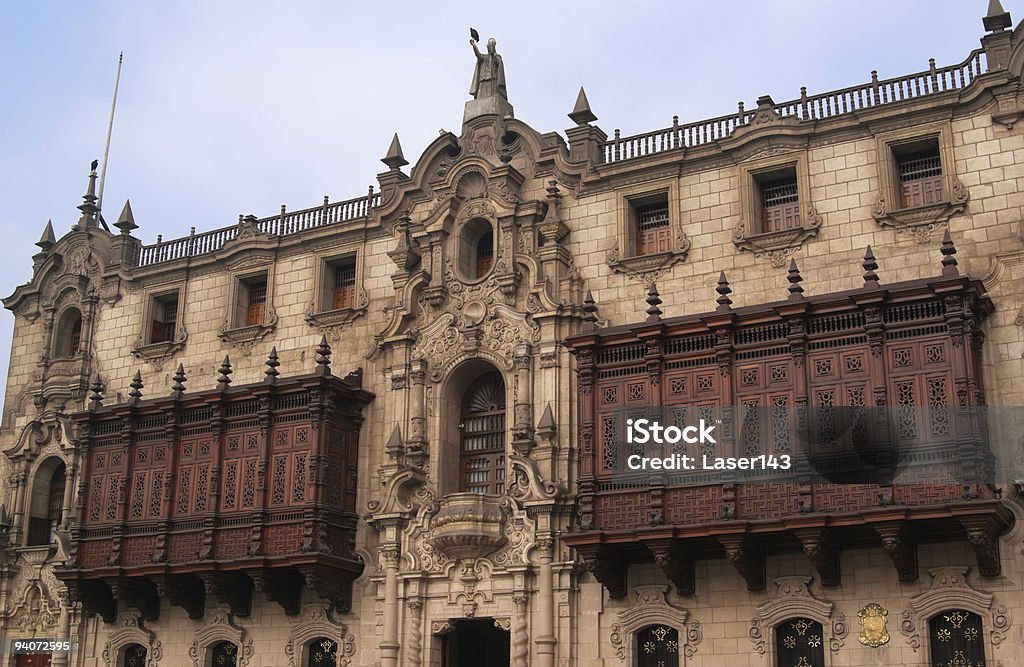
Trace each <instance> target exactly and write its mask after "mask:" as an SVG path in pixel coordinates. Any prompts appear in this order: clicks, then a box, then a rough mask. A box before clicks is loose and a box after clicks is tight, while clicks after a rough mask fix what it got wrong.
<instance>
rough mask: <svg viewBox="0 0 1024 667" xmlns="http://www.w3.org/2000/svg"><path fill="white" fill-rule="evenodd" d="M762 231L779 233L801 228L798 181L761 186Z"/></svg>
mask: <svg viewBox="0 0 1024 667" xmlns="http://www.w3.org/2000/svg"><path fill="white" fill-rule="evenodd" d="M761 206H762V212H761V222H762V225H763V229H762V231H765V232H779V231H782V230H784V229H793V228H794V227H799V226H800V197H799V193H798V192H797V186H796V180H795V179H793V180H787V181H783V182H778V181H776V182H775V183H767V184H765V185H763V186H761Z"/></svg>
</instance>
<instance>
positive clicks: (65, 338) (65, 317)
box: [53, 308, 82, 357]
mask: <svg viewBox="0 0 1024 667" xmlns="http://www.w3.org/2000/svg"><path fill="white" fill-rule="evenodd" d="M56 332H57V333H56V338H55V339H54V345H53V352H54V356H55V357H74V356H76V355H77V354H79V353H80V352H81V347H82V313H81V311H79V310H78V309H77V308H68V309H67V310H65V311H64V313H63V314H62V315H61V316H60V320H59V322H58V324H57V329H56Z"/></svg>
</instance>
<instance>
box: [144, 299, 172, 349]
mask: <svg viewBox="0 0 1024 667" xmlns="http://www.w3.org/2000/svg"><path fill="white" fill-rule="evenodd" d="M157 311H158V312H157V313H156V317H155V318H154V319H153V326H152V331H151V336H150V341H149V342H151V343H165V342H167V341H171V340H174V337H175V329H177V326H178V300H177V299H167V300H160V301H157Z"/></svg>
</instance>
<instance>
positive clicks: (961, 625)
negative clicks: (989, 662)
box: [928, 609, 985, 667]
mask: <svg viewBox="0 0 1024 667" xmlns="http://www.w3.org/2000/svg"><path fill="white" fill-rule="evenodd" d="M928 634H929V643H930V644H931V650H932V660H931V664H933V665H935V667H984V665H985V627H984V624H983V623H982V620H981V616H978V615H977V614H975V613H973V612H970V611H965V610H963V609H949V610H946V611H941V612H939V613H938V614H936V615H935V616H933V617H932V619H931V620H930V621H928Z"/></svg>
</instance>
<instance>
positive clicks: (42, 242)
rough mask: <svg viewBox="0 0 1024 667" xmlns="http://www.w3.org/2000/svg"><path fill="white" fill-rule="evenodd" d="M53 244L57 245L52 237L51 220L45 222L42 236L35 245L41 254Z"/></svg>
mask: <svg viewBox="0 0 1024 667" xmlns="http://www.w3.org/2000/svg"><path fill="white" fill-rule="evenodd" d="M55 243H57V238H56V237H55V236H54V235H53V220H47V221H46V227H44V228H43V235H42V236H40V237H39V240H38V241H36V245H37V246H39V247H40V248H42V250H43V252H46V251H48V250H49V249H50V248H52V247H53V245H54V244H55Z"/></svg>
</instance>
